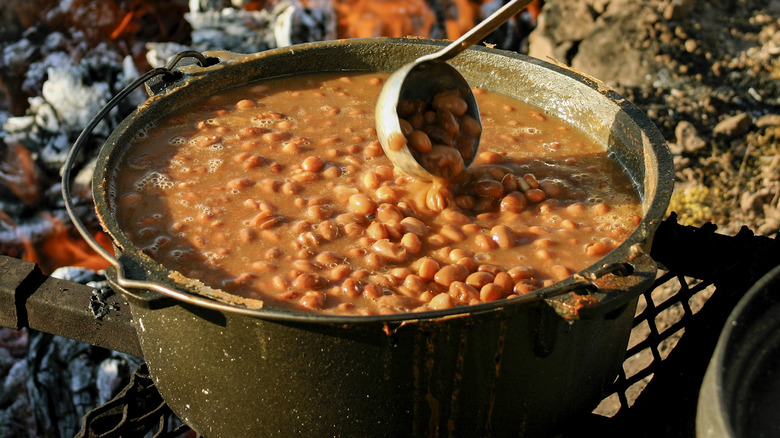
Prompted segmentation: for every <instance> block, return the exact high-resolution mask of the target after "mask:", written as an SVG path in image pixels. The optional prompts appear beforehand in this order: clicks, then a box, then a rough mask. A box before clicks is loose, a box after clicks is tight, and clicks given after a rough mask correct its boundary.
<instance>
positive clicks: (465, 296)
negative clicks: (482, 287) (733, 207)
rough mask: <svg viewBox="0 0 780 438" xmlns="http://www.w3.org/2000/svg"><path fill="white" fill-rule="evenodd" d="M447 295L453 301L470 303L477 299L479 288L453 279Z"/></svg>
mask: <svg viewBox="0 0 780 438" xmlns="http://www.w3.org/2000/svg"><path fill="white" fill-rule="evenodd" d="M449 295H450V297H452V299H453V301H455V302H458V303H461V304H471V303H472V302H477V301H478V300H479V290H478V289H475V288H474V287H473V286H471V285H470V284H467V283H464V282H462V281H453V282H452V283H451V284H450V287H449Z"/></svg>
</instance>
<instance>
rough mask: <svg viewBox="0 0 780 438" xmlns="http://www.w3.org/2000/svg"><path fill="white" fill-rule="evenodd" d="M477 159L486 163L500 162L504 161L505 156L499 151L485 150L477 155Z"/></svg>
mask: <svg viewBox="0 0 780 438" xmlns="http://www.w3.org/2000/svg"><path fill="white" fill-rule="evenodd" d="M477 160H478V161H479V162H481V163H485V164H499V163H503V162H504V157H502V156H501V154H499V153H497V152H493V151H484V152H480V153H479V154H478V155H477Z"/></svg>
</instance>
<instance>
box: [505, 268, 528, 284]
mask: <svg viewBox="0 0 780 438" xmlns="http://www.w3.org/2000/svg"><path fill="white" fill-rule="evenodd" d="M507 274H509V275H510V276H511V277H512V280H513V281H514V282H518V281H521V280H527V279H529V278H533V276H534V270H533V268H531V267H527V266H516V267H514V268H511V269H510V270H508V271H507Z"/></svg>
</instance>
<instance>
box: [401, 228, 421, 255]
mask: <svg viewBox="0 0 780 438" xmlns="http://www.w3.org/2000/svg"><path fill="white" fill-rule="evenodd" d="M401 246H403V247H404V248H405V249H406V251H407V252H408V253H409V254H414V255H417V254H419V253H420V250H421V249H422V242H421V241H420V238H419V237H418V236H417V235H416V234H414V233H406V234H404V235H403V237H401Z"/></svg>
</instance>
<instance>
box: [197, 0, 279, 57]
mask: <svg viewBox="0 0 780 438" xmlns="http://www.w3.org/2000/svg"><path fill="white" fill-rule="evenodd" d="M184 18H185V19H186V20H187V21H188V22H189V23H190V25H191V26H192V47H193V48H194V49H195V50H198V51H201V52H203V51H208V50H229V51H232V52H236V53H254V52H261V51H263V50H267V49H271V48H274V47H276V42H275V38H274V34H273V27H272V26H271V25H270V24H271V23H272V22H273V17H272V16H271V14H270V13H269V12H268V11H266V10H264V9H263V10H260V11H245V10H240V9H234V8H224V9H222V10H205V11H190V12H188V13H186V14H184Z"/></svg>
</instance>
